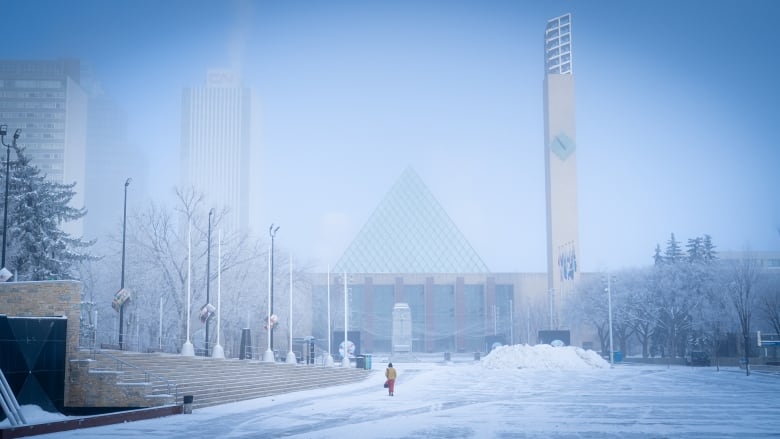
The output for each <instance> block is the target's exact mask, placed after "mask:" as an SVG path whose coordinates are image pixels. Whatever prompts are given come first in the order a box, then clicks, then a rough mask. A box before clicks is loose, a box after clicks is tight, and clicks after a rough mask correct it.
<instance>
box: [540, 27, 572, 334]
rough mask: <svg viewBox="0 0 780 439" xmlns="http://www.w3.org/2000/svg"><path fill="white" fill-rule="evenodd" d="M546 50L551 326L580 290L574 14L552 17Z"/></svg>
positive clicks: (557, 322)
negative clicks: (572, 33)
mask: <svg viewBox="0 0 780 439" xmlns="http://www.w3.org/2000/svg"><path fill="white" fill-rule="evenodd" d="M544 55H545V56H544V59H545V76H544V163H545V191H546V204H547V288H548V291H547V294H548V299H549V305H550V322H549V323H550V328H551V329H558V326H559V325H560V322H559V321H558V317H559V316H558V310H559V309H560V308H561V305H562V303H563V302H565V301H566V299H567V297H568V295H570V294H571V292H573V291H574V283H575V282H576V281H577V280H578V279H579V259H580V258H579V256H580V249H579V229H578V223H579V221H578V215H577V142H576V139H577V135H576V130H575V123H574V122H575V117H574V74H573V68H572V41H571V14H565V15H561V16H560V17H556V18H553V19H551V20H549V21H548V22H547V28H546V30H545V38H544Z"/></svg>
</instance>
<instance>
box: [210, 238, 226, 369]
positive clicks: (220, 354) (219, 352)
mask: <svg viewBox="0 0 780 439" xmlns="http://www.w3.org/2000/svg"><path fill="white" fill-rule="evenodd" d="M217 236H218V237H217V345H216V346H214V348H212V350H211V357H212V358H225V349H224V348H222V345H221V344H219V326H220V315H221V313H222V229H219V232H218V233H217Z"/></svg>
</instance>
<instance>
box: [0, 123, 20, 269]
mask: <svg viewBox="0 0 780 439" xmlns="http://www.w3.org/2000/svg"><path fill="white" fill-rule="evenodd" d="M21 133H22V129H21V128H17V129H16V131H14V140H13V141H12V142H11V144H10V145H7V144H6V143H5V135H6V134H8V125H0V143H2V144H3V146H5V204H3V257H2V262H0V269H6V268H5V242H6V241H5V239H6V235H7V233H8V182H9V181H10V180H11V147H13V148H14V149H16V139H18V138H19V135H20V134H21Z"/></svg>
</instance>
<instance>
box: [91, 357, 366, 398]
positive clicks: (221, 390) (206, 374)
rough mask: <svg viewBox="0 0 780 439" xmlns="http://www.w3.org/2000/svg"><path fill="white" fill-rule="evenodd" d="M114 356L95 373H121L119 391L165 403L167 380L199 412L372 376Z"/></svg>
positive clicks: (281, 366) (317, 369)
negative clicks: (132, 388)
mask: <svg viewBox="0 0 780 439" xmlns="http://www.w3.org/2000/svg"><path fill="white" fill-rule="evenodd" d="M108 353H109V354H110V355H111V356H107V355H101V354H96V355H95V357H94V358H95V361H94V363H93V364H92V366H91V368H90V370H119V371H121V373H120V374H119V375H118V385H135V384H140V383H143V384H146V385H148V390H147V395H149V397H150V401H152V403H153V401H154V400H155V398H156V399H157V400H163V399H165V398H166V397H168V395H170V393H171V390H170V388H169V386H168V385H167V384H166V381H163V380H160V379H159V378H164V379H165V380H167V381H168V382H170V383H174V384H175V386H176V390H175V391H174V392H175V394H176V400H177V403H181V401H182V398H183V396H184V395H192V396H193V407H196V408H197V407H206V406H210V405H217V404H225V403H228V402H235V401H243V400H247V399H253V398H259V397H265V396H272V395H277V394H282V393H288V392H296V391H300V390H307V389H316V388H321V387H327V386H334V385H340V384H347V383H352V382H355V381H360V380H363V379H365V378H366V377H367V376H368V375H369V374H370V371H367V370H362V369H350V368H340V367H325V366H314V365H304V364H286V363H266V362H261V361H257V360H236V359H214V358H206V357H183V356H181V355H172V354H161V353H153V354H140V353H136V352H126V351H108ZM112 357H113V358H112ZM116 359H120V360H121V362H119V361H117V360H116ZM122 362H124V363H127V364H130V365H132V366H134V367H130V366H128V365H127V364H122ZM158 377H159V378H158ZM168 398H169V397H168ZM169 399H170V398H169Z"/></svg>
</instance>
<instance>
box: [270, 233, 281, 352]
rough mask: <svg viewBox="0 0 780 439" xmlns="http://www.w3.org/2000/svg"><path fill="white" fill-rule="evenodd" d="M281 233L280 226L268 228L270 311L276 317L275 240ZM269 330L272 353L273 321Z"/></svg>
mask: <svg viewBox="0 0 780 439" xmlns="http://www.w3.org/2000/svg"><path fill="white" fill-rule="evenodd" d="M277 231H279V226H276V227H275V228H274V225H273V224H271V227H269V228H268V234H269V235H271V273H270V276H271V281H270V289H271V293H270V295H271V299H270V303H269V311H270V315H271V316H273V315H274V238H275V237H276V232H277ZM268 330H269V331H270V333H271V342H270V347H269V348H270V349H271V352H273V351H274V326H273V323H272V322H271V321H269V322H268Z"/></svg>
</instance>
